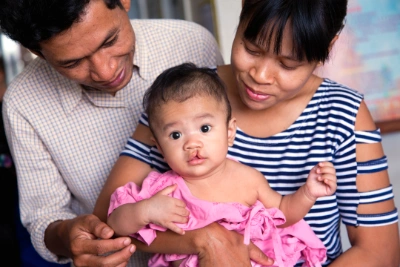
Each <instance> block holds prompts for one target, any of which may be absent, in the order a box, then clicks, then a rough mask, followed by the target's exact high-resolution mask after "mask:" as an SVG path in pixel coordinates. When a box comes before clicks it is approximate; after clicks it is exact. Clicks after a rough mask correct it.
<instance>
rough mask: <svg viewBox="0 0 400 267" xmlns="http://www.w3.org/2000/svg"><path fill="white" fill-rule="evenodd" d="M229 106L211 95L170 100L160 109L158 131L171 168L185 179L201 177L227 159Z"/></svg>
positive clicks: (232, 126) (232, 127)
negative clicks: (184, 99) (227, 107)
mask: <svg viewBox="0 0 400 267" xmlns="http://www.w3.org/2000/svg"><path fill="white" fill-rule="evenodd" d="M226 116H227V115H226V108H225V106H224V105H221V103H220V102H218V101H216V100H215V99H214V98H213V97H211V96H195V97H192V98H190V99H188V100H186V101H184V102H182V103H178V102H175V101H169V102H167V103H166V104H164V105H163V106H162V107H161V109H160V110H159V113H158V118H157V120H156V123H155V127H154V128H155V129H154V130H155V135H156V137H157V142H158V147H159V149H160V151H161V152H162V153H163V155H164V158H165V160H166V161H167V162H168V164H169V166H170V167H171V169H173V170H174V171H175V172H177V173H178V174H179V175H181V176H182V177H184V178H185V179H202V178H204V177H206V176H208V175H209V174H210V173H213V172H214V171H217V170H218V168H219V167H220V166H221V165H222V163H223V162H224V161H225V159H226V154H227V151H228V145H229V142H231V141H232V140H233V138H232V137H231V139H229V138H228V137H229V136H232V134H233V136H234V134H235V123H234V122H231V123H230V125H229V126H227V122H226Z"/></svg>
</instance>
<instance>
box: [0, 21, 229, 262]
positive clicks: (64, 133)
mask: <svg viewBox="0 0 400 267" xmlns="http://www.w3.org/2000/svg"><path fill="white" fill-rule="evenodd" d="M131 23H132V27H133V29H134V32H135V36H136V49H135V55H134V65H135V66H136V68H134V73H133V76H132V80H131V81H130V83H129V84H128V85H127V86H126V87H125V88H123V89H121V90H120V91H118V92H117V93H116V95H115V96H111V95H110V94H106V93H102V92H99V91H94V90H83V89H82V87H81V86H79V85H78V84H76V83H74V82H72V81H70V80H68V79H66V78H65V77H63V76H61V75H60V74H59V73H58V72H56V71H55V70H54V69H53V68H51V67H50V66H49V65H48V64H47V63H46V61H44V60H42V59H40V58H37V59H35V60H34V61H33V62H31V63H30V64H29V65H28V66H27V67H26V68H25V69H24V70H23V72H22V73H21V74H20V75H19V76H18V77H17V78H15V79H14V80H13V82H12V83H11V84H10V86H9V88H8V89H7V92H6V95H5V97H4V103H3V116H4V123H5V129H6V134H7V138H8V141H9V143H10V148H11V151H12V156H13V159H14V161H15V164H16V169H17V175H18V183H19V184H18V186H19V196H20V209H21V220H22V223H23V224H24V226H26V227H27V229H28V231H29V233H30V234H31V239H32V242H33V245H34V247H35V249H36V250H37V251H38V252H39V254H40V255H41V256H42V257H43V258H45V259H46V260H48V261H58V262H61V263H65V262H67V261H68V260H67V259H59V258H58V257H57V256H56V255H54V254H53V253H51V252H50V251H49V250H47V248H46V246H45V244H44V232H45V230H46V228H47V227H48V225H49V224H50V223H52V222H54V221H57V220H64V219H71V218H74V217H76V216H77V215H80V214H87V213H92V211H93V208H94V205H95V202H96V199H97V197H98V195H99V193H100V190H101V189H102V187H103V185H104V182H105V180H106V179H107V176H108V174H109V172H110V170H111V168H112V166H113V165H114V163H115V161H116V160H117V158H118V155H119V153H120V152H121V150H122V149H123V147H124V145H125V144H126V141H127V140H128V138H129V136H131V135H132V133H133V132H134V130H135V128H136V125H137V123H138V121H139V118H140V114H141V113H142V112H143V109H142V99H143V93H144V91H145V90H146V89H147V88H148V87H149V86H150V85H151V84H152V82H153V81H154V79H155V78H156V77H157V76H158V75H159V74H160V73H161V72H162V71H163V70H164V69H166V68H169V67H172V66H175V65H178V64H181V63H183V62H193V63H195V64H197V65H199V66H215V65H217V64H223V60H222V56H221V54H220V52H219V49H218V45H217V43H216V41H215V39H214V38H213V36H212V35H211V33H210V32H208V31H207V30H206V29H204V28H203V27H201V26H199V25H197V24H195V23H192V22H187V21H181V20H132V21H131ZM143 255H144V254H142V253H140V252H135V253H134V255H133V257H132V261H131V262H130V265H129V266H133V265H134V263H135V266H147V257H144V256H143Z"/></svg>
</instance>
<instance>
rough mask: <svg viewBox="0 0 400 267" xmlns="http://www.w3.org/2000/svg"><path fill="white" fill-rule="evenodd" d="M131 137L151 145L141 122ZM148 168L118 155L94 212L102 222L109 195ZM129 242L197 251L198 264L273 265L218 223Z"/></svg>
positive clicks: (139, 179) (142, 176) (175, 250)
mask: <svg viewBox="0 0 400 267" xmlns="http://www.w3.org/2000/svg"><path fill="white" fill-rule="evenodd" d="M133 138H134V139H136V140H138V141H140V142H142V143H145V144H149V145H151V144H152V141H151V139H150V138H151V132H150V130H149V128H148V127H146V126H144V125H143V124H139V126H138V127H137V128H136V131H135V133H134V135H133ZM151 170H152V169H151V167H150V166H149V165H148V164H146V163H144V162H141V161H139V160H136V159H134V158H131V157H128V156H121V157H119V159H118V160H117V162H116V164H115V166H114V167H113V169H112V171H111V173H110V176H109V177H108V179H107V181H106V183H105V185H104V187H103V189H102V191H101V193H100V195H99V198H98V199H97V202H96V206H95V209H94V214H95V215H97V216H98V217H99V218H100V219H101V220H102V221H104V222H105V221H106V220H107V211H108V207H109V203H110V197H111V194H112V193H113V192H114V191H115V189H117V188H118V187H120V186H122V185H125V184H126V183H127V182H132V181H133V182H135V183H136V184H138V185H141V184H142V182H143V180H144V179H145V177H146V176H147V175H148V173H149V172H150V171H151ZM132 242H133V243H134V244H135V245H137V248H138V249H139V250H142V251H147V252H152V253H168V254H197V255H199V264H200V266H232V267H233V266H238V267H239V266H240V267H241V266H251V265H250V259H252V260H254V261H255V262H258V263H260V264H262V265H265V266H269V265H272V264H273V261H272V260H270V259H269V258H268V257H267V256H265V254H264V253H263V252H262V251H261V250H260V249H259V248H258V247H256V246H255V245H254V244H252V243H250V244H249V245H247V246H246V245H245V244H244V242H243V236H242V235H240V234H238V233H236V232H234V231H229V230H226V229H225V228H224V227H222V226H220V225H219V224H217V223H214V224H211V225H209V226H206V227H204V228H202V229H198V230H193V231H187V232H186V233H185V234H184V235H183V236H182V235H178V234H176V233H173V232H171V231H166V232H157V238H156V239H155V240H154V241H153V242H152V244H151V245H150V246H147V245H145V244H144V243H142V242H140V241H138V240H136V239H132ZM221 255H224V257H221Z"/></svg>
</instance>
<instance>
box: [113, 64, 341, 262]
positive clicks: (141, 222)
mask: <svg viewBox="0 0 400 267" xmlns="http://www.w3.org/2000/svg"><path fill="white" fill-rule="evenodd" d="M144 104H145V109H146V113H147V115H148V122H149V127H150V129H151V131H152V133H153V137H154V142H155V144H156V146H157V148H158V150H159V151H160V152H161V153H162V155H163V157H164V159H165V161H166V162H167V163H168V165H169V166H170V168H171V170H170V171H167V172H165V173H158V172H155V171H152V172H151V173H150V174H149V175H148V177H147V178H146V179H145V180H144V182H143V184H142V187H139V186H138V185H136V184H135V183H133V182H130V183H128V184H126V185H125V186H123V187H120V188H118V189H117V190H116V191H115V192H114V193H113V195H112V196H111V203H110V207H109V211H108V214H109V217H108V220H107V223H108V224H109V225H110V226H111V227H112V228H113V229H114V231H115V233H116V234H117V235H131V236H133V237H135V238H138V239H139V240H141V241H143V242H145V243H147V244H150V243H151V242H152V241H153V240H154V239H155V238H156V230H158V231H165V230H166V229H167V228H168V229H170V230H172V231H175V232H177V233H179V234H184V231H185V230H193V229H198V228H201V227H204V226H206V225H208V224H210V223H213V222H218V223H219V224H221V225H223V226H224V227H225V228H227V229H229V230H234V231H237V232H239V233H241V234H243V235H244V242H245V243H247V244H248V243H249V242H250V241H252V242H253V243H254V244H255V245H257V246H258V247H259V248H261V249H262V250H263V251H264V252H265V254H266V255H267V256H268V257H270V258H272V259H274V261H275V263H274V264H275V265H274V266H293V265H295V264H296V263H297V262H298V261H299V260H303V261H304V265H305V266H321V263H322V262H324V261H325V259H326V249H325V247H324V245H323V244H322V242H321V241H320V240H319V239H318V237H317V236H316V235H315V234H314V232H313V231H312V230H311V228H310V227H309V226H308V224H307V223H306V222H305V221H304V220H303V217H304V216H305V215H306V214H307V213H308V211H309V210H310V208H311V207H312V206H313V204H314V203H315V201H316V199H317V198H318V197H322V196H329V195H332V194H333V193H334V192H335V190H336V172H335V169H334V167H333V164H332V163H330V162H320V163H319V164H317V166H315V167H314V168H312V169H311V170H310V173H309V175H308V178H307V180H306V182H305V184H303V185H302V186H301V187H300V188H299V189H298V190H297V191H296V192H294V193H293V194H289V195H286V196H282V195H280V194H279V193H277V192H276V191H274V190H272V189H271V188H270V186H269V184H268V181H267V179H266V177H264V176H263V175H262V174H261V173H260V172H259V171H257V170H255V169H253V168H251V167H249V166H246V165H244V164H241V163H239V162H237V161H236V160H234V159H229V158H227V151H228V146H229V145H232V143H233V140H234V138H235V133H236V121H235V118H233V117H231V107H230V104H229V100H228V98H227V95H226V91H225V87H224V84H223V82H222V81H221V80H220V79H219V77H218V75H217V74H216V73H215V71H214V70H212V69H209V68H198V67H196V66H195V65H193V64H191V63H186V64H182V65H179V66H176V67H173V68H170V69H168V70H166V71H164V72H163V73H162V74H161V75H160V76H159V77H158V78H157V79H156V80H155V82H154V83H153V85H152V86H151V87H150V88H149V90H148V91H147V92H146V94H145V98H144ZM160 194H168V195H170V196H172V197H174V198H178V199H182V200H183V201H184V202H185V203H186V209H184V208H183V207H173V208H171V205H170V204H171V203H172V202H171V203H169V201H165V198H163V201H161V200H160V198H157V196H158V195H160ZM150 201H151V202H150ZM187 210H188V211H189V212H190V214H188V213H187ZM183 211H184V212H183ZM174 216H188V218H187V223H174ZM165 218H170V220H166V219H165ZM169 263H172V264H173V266H197V255H176V254H174V255H165V254H156V255H155V256H154V257H153V258H152V259H151V260H150V262H149V266H168V265H169ZM252 264H253V266H257V265H256V263H254V262H252Z"/></svg>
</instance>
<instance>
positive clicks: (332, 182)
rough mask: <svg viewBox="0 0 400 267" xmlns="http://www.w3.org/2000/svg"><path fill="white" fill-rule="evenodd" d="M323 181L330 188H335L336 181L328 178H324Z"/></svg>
mask: <svg viewBox="0 0 400 267" xmlns="http://www.w3.org/2000/svg"><path fill="white" fill-rule="evenodd" d="M324 183H325V184H326V185H327V186H328V187H329V188H331V189H335V188H336V181H332V180H329V179H324Z"/></svg>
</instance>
